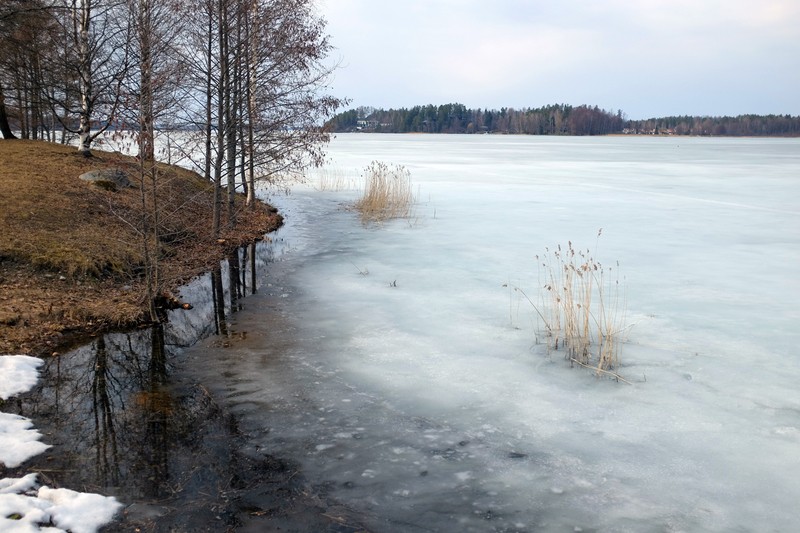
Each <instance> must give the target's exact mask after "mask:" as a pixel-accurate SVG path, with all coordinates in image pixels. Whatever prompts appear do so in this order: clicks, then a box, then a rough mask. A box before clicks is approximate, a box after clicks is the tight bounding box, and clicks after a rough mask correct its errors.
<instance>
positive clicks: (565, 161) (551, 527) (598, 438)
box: [189, 134, 800, 532]
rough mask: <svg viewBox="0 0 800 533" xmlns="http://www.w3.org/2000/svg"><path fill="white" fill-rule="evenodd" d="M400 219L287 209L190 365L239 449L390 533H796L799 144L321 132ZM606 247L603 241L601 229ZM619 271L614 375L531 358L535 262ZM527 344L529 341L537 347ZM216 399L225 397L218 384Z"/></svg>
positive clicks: (338, 166) (328, 205) (303, 194)
mask: <svg viewBox="0 0 800 533" xmlns="http://www.w3.org/2000/svg"><path fill="white" fill-rule="evenodd" d="M330 155H331V164H330V169H329V175H338V176H340V177H342V179H344V180H346V179H347V178H356V177H357V176H358V174H359V173H360V172H361V171H362V170H363V169H364V168H365V167H366V166H367V165H368V164H369V163H370V162H371V161H372V160H379V161H384V162H391V163H398V164H402V165H405V166H406V167H407V168H409V169H410V171H411V174H412V179H413V181H414V184H415V188H416V189H415V190H417V191H418V197H419V203H418V205H417V207H416V209H415V215H414V216H413V217H412V218H411V219H409V220H397V221H393V222H390V223H387V224H384V225H382V226H377V227H364V226H362V225H361V223H360V222H359V219H358V216H357V214H356V213H354V212H352V211H349V210H347V209H346V208H345V207H346V206H347V205H348V204H349V203H350V202H352V201H353V199H354V198H355V193H353V192H351V191H339V192H334V191H320V190H316V189H315V188H313V187H310V186H306V187H297V188H296V189H295V190H294V191H293V192H292V194H291V195H289V196H280V195H275V196H272V197H271V200H272V201H273V202H274V203H275V204H277V205H278V206H279V207H280V208H281V209H282V210H283V212H284V213H285V214H286V215H287V225H286V227H285V228H283V229H282V230H281V231H280V232H279V233H278V234H277V235H276V236H275V237H276V242H277V243H279V244H278V245H279V251H278V252H277V253H278V261H277V262H276V263H274V264H273V265H272V266H271V267H270V268H272V269H273V270H272V272H271V273H270V275H269V276H271V278H270V277H268V281H269V282H270V284H271V285H270V286H269V287H267V290H263V291H261V293H260V294H257V295H255V296H252V297H250V298H248V300H246V304H245V310H244V311H243V312H241V313H239V314H237V315H235V316H234V324H233V326H232V330H233V333H232V335H231V340H230V343H229V344H230V345H229V346H228V347H226V348H220V347H219V346H220V344H219V342H218V341H215V340H213V339H212V340H210V341H207V342H205V343H203V344H201V345H199V346H196V347H195V348H192V349H190V351H189V356H190V357H191V358H192V359H194V360H196V361H197V362H198V366H201V367H202V372H207V373H208V376H217V377H216V378H214V379H215V380H216V382H217V383H218V385H219V386H218V390H217V391H216V392H217V394H218V395H220V396H221V397H222V398H224V399H225V401H226V402H227V403H228V404H229V406H230V407H231V408H232V409H233V411H234V412H235V413H236V414H237V415H239V417H240V418H241V426H242V429H243V430H244V431H245V432H246V434H247V435H248V439H249V441H250V442H251V443H252V446H253V449H257V450H262V451H263V452H264V453H271V454H275V455H279V456H286V457H289V458H291V459H293V460H295V461H297V462H298V463H299V464H300V465H301V466H302V472H303V474H304V475H305V476H307V478H308V479H309V480H310V482H311V483H313V484H314V485H315V486H316V487H317V488H319V489H320V490H321V491H322V493H323V494H326V495H329V496H330V497H331V498H332V499H335V500H338V501H340V502H342V503H344V504H346V505H347V506H349V507H352V508H354V509H356V510H358V511H360V512H363V513H364V514H365V515H366V516H367V517H368V519H369V521H368V525H369V526H370V527H371V528H372V529H373V530H375V531H378V532H383V531H385V532H396V531H409V532H415V531H459V532H462V531H476V532H483V531H594V530H597V531H631V532H643V531H787V532H788V531H793V530H795V528H796V527H797V519H798V518H797V517H798V514H797V513H798V507H797V502H798V501H800V392H799V389H798V383H799V382H800V356H798V349H797V347H798V345H799V344H800V327H798V323H800V306H798V303H797V302H798V298H800V281H798V280H799V279H800V278H799V277H798V265H800V140H798V139H717V138H715V139H707V138H676V137H670V138H645V137H636V138H629V137H603V138H556V137H510V136H422V135H418V136H414V135H402V136H400V135H398V136H394V135H367V134H351V135H339V136H338V138H336V139H335V140H334V141H333V143H332V145H331V147H330ZM600 228H602V236H601V237H600V238H599V239H598V238H597V234H598V230H599V229H600ZM568 241H571V242H572V243H573V244H574V245H575V246H576V247H577V248H580V249H591V252H592V254H593V255H594V256H595V257H596V258H597V259H598V260H600V261H601V262H603V263H604V264H606V265H614V268H616V263H617V262H619V272H620V273H621V276H622V283H623V285H624V287H625V300H626V303H625V309H626V310H627V314H626V317H625V321H626V324H627V325H629V326H631V327H630V329H629V330H628V333H627V335H626V342H625V344H624V345H623V347H622V351H621V354H620V357H621V362H622V365H621V367H620V368H619V372H620V374H621V375H622V376H623V377H625V379H627V380H628V381H630V384H625V383H621V382H616V381H612V380H610V379H607V378H598V377H596V376H595V375H594V374H593V373H592V372H590V371H589V370H585V369H581V368H570V366H569V364H568V363H567V362H566V361H565V360H564V358H563V355H562V354H561V352H552V353H548V350H547V347H546V345H545V344H543V341H542V339H541V331H540V328H541V324H537V319H536V313H535V311H534V310H533V308H532V307H531V306H530V305H529V304H528V303H527V302H526V301H525V300H524V299H523V298H522V297H521V296H520V295H519V293H516V292H514V291H512V290H510V289H509V288H508V287H503V285H505V284H510V285H512V286H518V287H521V288H523V289H524V290H525V292H526V293H527V294H528V295H530V296H532V297H533V298H536V295H537V294H538V286H539V285H540V279H539V273H538V269H537V260H536V258H535V256H536V255H537V254H539V255H541V254H543V253H544V252H545V250H546V249H548V248H549V249H550V250H553V249H554V248H555V247H556V246H557V245H558V244H561V245H564V246H566V244H567V242H568ZM537 339H538V340H537ZM219 376H222V378H221V379H220V378H219Z"/></svg>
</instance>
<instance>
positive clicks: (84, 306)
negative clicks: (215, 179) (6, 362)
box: [0, 140, 280, 354]
mask: <svg viewBox="0 0 800 533" xmlns="http://www.w3.org/2000/svg"><path fill="white" fill-rule="evenodd" d="M104 168H121V169H123V170H125V171H127V172H128V174H129V178H130V180H131V182H132V183H133V184H134V187H133V188H129V189H124V190H120V191H118V192H111V191H107V190H104V189H101V188H98V187H96V186H94V185H92V184H89V183H86V182H84V181H81V180H79V179H78V176H79V175H80V174H82V173H84V172H88V171H90V170H97V169H104ZM137 169H138V165H137V163H136V160H135V159H133V158H131V157H127V156H122V155H119V154H114V153H108V152H101V151H95V157H93V158H90V159H86V158H83V157H82V156H80V155H79V154H78V153H77V150H75V149H74V148H73V147H68V146H62V145H57V144H49V143H44V142H38V141H23V140H19V141H16V140H15V141H6V140H3V141H0V228H2V230H0V353H10V352H18V353H34V354H40V353H45V352H47V351H49V350H50V349H51V348H52V349H55V347H56V346H59V345H60V344H62V343H63V342H64V340H65V339H66V338H67V337H69V336H70V334H71V333H72V332H78V333H86V332H91V331H96V330H102V329H105V328H109V327H113V326H118V325H130V324H133V323H136V322H137V321H138V320H140V319H141V317H142V312H143V310H144V303H145V302H144V296H143V295H144V289H143V287H142V285H143V284H142V282H141V279H140V276H141V267H142V265H143V263H144V259H143V257H142V250H141V248H142V242H141V237H140V236H139V234H138V233H137V230H136V226H137V225H138V224H139V223H140V221H141V220H142V216H143V209H142V198H141V189H140V188H139V187H140V181H139V178H138V170H137ZM160 173H161V178H160V180H159V190H158V199H159V200H158V201H159V205H160V206H161V207H162V209H161V226H162V227H161V234H162V240H161V243H160V245H159V249H160V252H161V255H162V257H163V259H162V261H161V267H162V278H163V279H165V280H166V286H168V287H175V286H177V285H178V284H180V283H182V282H185V281H188V279H190V278H191V277H192V276H194V275H197V274H199V273H201V272H203V271H204V270H207V269H208V268H209V267H210V266H212V265H213V264H214V263H215V262H216V261H218V260H219V259H220V258H221V257H222V256H223V254H224V248H223V247H224V246H233V245H237V244H243V243H244V242H247V241H249V240H252V239H255V238H258V237H260V236H262V235H263V234H264V233H265V232H266V231H269V230H270V229H274V228H275V227H276V226H277V225H278V224H279V223H280V220H279V217H278V216H277V215H276V214H275V213H274V211H272V210H270V209H268V208H267V206H259V209H257V210H256V211H255V212H250V211H249V210H244V209H243V206H241V205H239V214H238V220H239V225H238V226H237V228H235V229H233V230H229V231H227V232H225V233H223V235H222V237H223V238H224V239H225V241H226V242H225V244H224V245H220V244H217V243H216V242H215V241H214V240H213V239H212V236H211V222H210V220H211V208H212V196H211V193H212V191H211V187H210V186H209V184H208V183H207V182H205V180H203V179H202V178H201V177H200V176H198V175H197V174H194V173H192V172H189V171H186V170H183V169H178V168H174V167H167V166H162V167H160Z"/></svg>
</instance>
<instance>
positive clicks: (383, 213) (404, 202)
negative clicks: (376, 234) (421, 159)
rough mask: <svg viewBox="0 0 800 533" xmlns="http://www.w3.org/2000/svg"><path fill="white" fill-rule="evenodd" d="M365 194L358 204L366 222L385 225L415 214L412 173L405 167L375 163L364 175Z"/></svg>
mask: <svg viewBox="0 0 800 533" xmlns="http://www.w3.org/2000/svg"><path fill="white" fill-rule="evenodd" d="M363 176H364V192H363V193H362V195H361V198H359V200H358V201H357V202H356V203H355V208H356V209H358V211H360V213H361V220H362V222H365V223H368V222H381V221H384V220H389V219H391V218H404V217H408V216H409V215H410V214H411V206H412V205H413V204H414V193H413V189H412V186H411V172H409V170H408V169H407V168H405V167H404V166H402V165H391V166H390V165H388V164H386V163H383V162H380V161H373V162H372V163H370V165H369V166H368V167H367V168H366V170H365V171H364V175H363Z"/></svg>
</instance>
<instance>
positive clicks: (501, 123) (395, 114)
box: [327, 104, 800, 137]
mask: <svg viewBox="0 0 800 533" xmlns="http://www.w3.org/2000/svg"><path fill="white" fill-rule="evenodd" d="M327 126H328V129H329V131H332V132H352V131H363V132H379V133H509V134H528V135H609V134H631V135H729V136H775V137H777V136H781V137H797V136H800V116H790V115H739V116H736V117H691V116H678V117H663V118H651V119H647V120H628V119H626V118H625V115H624V113H623V112H622V111H616V112H614V111H606V110H605V109H600V108H598V107H597V106H594V107H590V106H587V105H580V106H571V105H567V104H554V105H549V106H545V107H538V108H524V109H512V108H506V107H504V108H501V109H500V110H494V109H493V110H488V109H483V110H481V109H467V107H466V106H464V105H462V104H445V105H440V106H435V105H425V106H414V107H412V108H410V109H406V108H401V109H389V110H385V109H375V108H371V107H359V108H357V109H351V110H349V111H345V112H343V113H339V114H338V115H336V116H334V117H333V118H332V119H331V120H329V121H328V123H327Z"/></svg>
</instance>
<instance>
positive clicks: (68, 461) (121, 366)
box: [0, 231, 357, 531]
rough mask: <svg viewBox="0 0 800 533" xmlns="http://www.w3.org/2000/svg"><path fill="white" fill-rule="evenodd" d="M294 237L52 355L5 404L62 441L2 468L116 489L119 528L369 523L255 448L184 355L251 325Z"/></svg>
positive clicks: (307, 527) (45, 480) (264, 245)
mask: <svg viewBox="0 0 800 533" xmlns="http://www.w3.org/2000/svg"><path fill="white" fill-rule="evenodd" d="M288 247H289V245H288V243H286V242H285V241H284V239H283V238H282V237H281V233H280V231H279V232H277V233H275V234H273V235H271V238H270V239H266V240H264V241H262V242H259V243H256V244H253V245H251V246H249V247H246V248H242V249H239V250H238V251H236V252H235V253H232V254H230V256H229V257H228V258H227V260H225V261H223V262H222V263H221V264H220V268H219V269H217V270H215V271H213V272H210V273H207V274H206V275H204V276H202V277H199V278H197V279H195V280H193V281H192V282H190V283H189V284H187V285H186V286H184V287H183V288H182V289H181V291H180V297H181V300H182V301H184V302H186V303H190V304H191V305H192V307H193V308H192V309H191V310H188V311H187V310H175V311H170V312H169V317H168V321H166V322H165V323H164V324H163V325H158V326H155V327H150V328H146V329H139V330H136V331H130V332H121V333H110V334H107V335H104V336H102V337H97V338H96V339H94V340H93V341H92V342H89V343H87V344H85V345H83V346H81V347H79V348H77V349H74V350H73V351H71V352H69V353H65V354H62V355H61V356H58V357H52V358H49V359H47V360H46V361H45V364H44V365H43V366H42V368H41V374H40V380H39V384H38V385H37V387H36V388H35V389H34V390H32V391H31V392H29V393H27V394H25V395H22V396H20V397H18V398H16V399H14V400H12V401H10V402H8V404H7V405H6V406H5V410H6V411H9V412H16V413H18V414H20V415H23V416H26V417H29V418H31V419H32V420H33V422H34V425H35V427H36V428H38V429H39V430H40V431H41V433H42V434H43V438H42V440H43V441H44V442H45V443H47V444H50V445H51V446H52V447H51V448H50V449H49V450H48V451H47V452H45V453H44V454H41V455H40V456H37V457H35V458H33V459H31V460H30V461H28V462H27V463H26V464H25V465H24V466H23V467H21V468H19V469H13V470H6V471H3V468H2V467H0V477H6V476H16V475H24V474H25V473H29V472H37V473H38V474H39V479H40V482H41V483H42V484H43V485H48V486H51V487H65V488H70V489H73V490H78V491H85V492H97V493H100V494H104V495H112V496H116V497H117V498H118V499H119V500H120V501H121V502H123V503H124V504H125V505H126V508H125V510H124V511H123V513H122V514H121V516H118V521H117V522H115V523H113V524H110V525H109V526H107V528H105V529H107V530H108V531H230V530H234V529H235V530H241V531H276V530H280V531H354V530H355V529H357V528H355V527H353V526H348V525H344V524H345V522H346V523H347V524H352V523H355V522H357V519H353V518H349V519H347V520H343V519H342V516H344V515H345V514H347V512H346V510H343V509H341V508H339V509H338V510H337V513H335V514H336V516H333V514H332V513H331V512H329V509H330V507H331V505H333V504H331V503H330V502H325V501H323V499H321V498H320V497H318V496H316V495H315V494H314V493H313V490H310V489H309V488H308V487H307V486H306V485H305V482H304V480H303V476H302V472H299V470H298V468H297V467H296V465H294V464H292V463H291V462H288V461H285V460H282V459H281V458H279V457H276V456H272V455H264V454H262V453H258V452H255V451H252V450H250V449H249V447H248V445H247V444H246V441H245V439H244V437H243V436H242V435H241V433H240V431H239V430H238V427H237V421H236V419H235V417H234V416H232V415H230V414H229V413H226V412H225V410H224V409H223V408H221V407H220V406H219V405H218V404H217V402H216V401H215V399H214V397H213V396H212V395H211V394H210V393H209V389H208V388H207V387H206V386H205V385H204V384H203V383H202V382H201V381H200V378H199V377H198V375H197V373H196V372H195V369H194V368H193V367H194V365H197V364H198V363H197V362H196V361H195V362H193V363H192V364H189V363H188V362H187V361H186V359H185V358H184V357H183V352H184V349H185V348H186V347H189V346H191V345H193V344H195V343H197V342H198V341H200V340H201V339H206V341H205V342H210V343H212V344H213V345H215V346H217V347H218V348H219V349H220V350H223V349H224V348H225V347H226V345H227V344H228V343H229V342H230V341H231V340H232V339H234V338H235V337H236V336H237V335H245V334H246V333H244V332H237V331H236V328H235V325H234V320H233V317H234V315H235V313H236V312H237V311H238V310H241V309H242V308H244V307H245V306H247V305H248V300H247V299H246V296H248V295H251V294H253V293H256V292H259V291H264V292H269V291H270V290H272V288H273V283H272V282H273V281H274V277H275V276H276V275H279V274H277V273H279V271H280V258H281V255H282V254H283V253H285V251H286V250H287V249H288ZM265 319H267V320H268V317H266V318H265Z"/></svg>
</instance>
